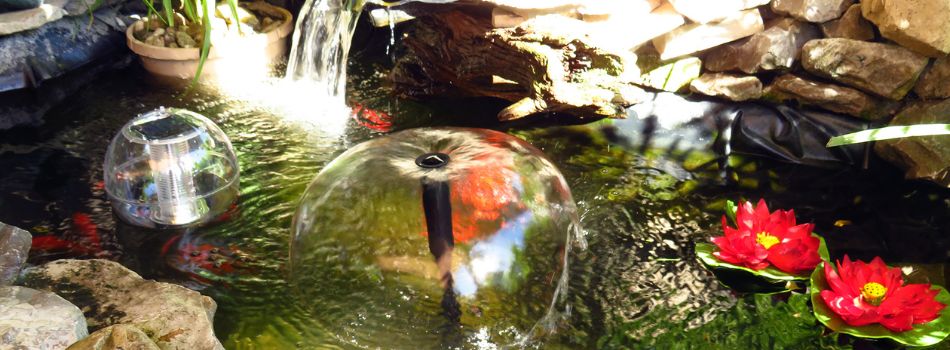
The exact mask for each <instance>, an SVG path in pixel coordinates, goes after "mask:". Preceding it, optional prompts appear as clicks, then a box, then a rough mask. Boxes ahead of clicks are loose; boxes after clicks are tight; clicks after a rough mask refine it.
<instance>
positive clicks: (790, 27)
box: [705, 18, 821, 74]
mask: <svg viewBox="0 0 950 350" xmlns="http://www.w3.org/2000/svg"><path fill="white" fill-rule="evenodd" d="M820 37H821V34H820V33H819V32H818V28H815V26H814V25H812V24H810V23H804V22H799V21H796V20H794V19H791V18H780V19H776V20H773V21H770V22H769V23H768V24H767V25H766V29H765V31H763V32H759V33H756V34H754V35H752V36H750V37H748V38H745V39H742V40H738V41H736V42H734V43H730V44H727V45H722V46H719V47H716V48H714V49H712V50H709V52H707V53H706V56H705V60H706V69H708V70H710V71H713V72H723V71H732V70H739V71H743V72H745V73H748V74H753V73H757V72H759V71H769V70H788V69H791V68H792V67H794V64H795V62H797V61H798V59H799V57H800V56H801V52H802V46H803V45H805V43H806V42H808V41H809V40H813V39H817V38H820Z"/></svg>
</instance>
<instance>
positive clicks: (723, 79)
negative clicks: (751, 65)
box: [689, 73, 762, 101]
mask: <svg viewBox="0 0 950 350" xmlns="http://www.w3.org/2000/svg"><path fill="white" fill-rule="evenodd" d="M689 89H690V90H691V91H693V92H695V93H700V94H703V95H707V96H715V97H722V98H725V99H727V100H731V101H745V100H751V99H757V98H759V97H761V96H762V82H761V81H759V78H756V77H754V76H738V75H731V74H724V73H706V74H703V75H702V76H700V77H699V78H697V79H695V80H693V81H692V82H690V84H689Z"/></svg>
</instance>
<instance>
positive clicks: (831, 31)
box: [821, 4, 874, 41]
mask: <svg viewBox="0 0 950 350" xmlns="http://www.w3.org/2000/svg"><path fill="white" fill-rule="evenodd" d="M821 32H822V33H824V34H825V36H826V37H829V38H847V39H854V40H865V41H869V40H874V28H872V27H871V23H869V22H868V21H867V20H865V19H864V17H863V16H861V5H860V4H854V5H851V7H848V10H847V11H845V12H844V15H841V18H839V19H836V20H833V21H828V22H825V23H822V24H821Z"/></svg>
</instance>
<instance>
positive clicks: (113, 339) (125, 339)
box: [68, 324, 161, 350]
mask: <svg viewBox="0 0 950 350" xmlns="http://www.w3.org/2000/svg"><path fill="white" fill-rule="evenodd" d="M159 349H161V348H159V347H158V345H156V344H155V342H153V341H152V340H151V339H149V338H148V334H145V332H142V331H141V330H139V329H138V328H135V327H132V326H129V325H124V324H117V325H112V326H109V327H106V328H103V329H100V330H98V331H96V332H94V333H92V334H90V335H89V336H88V337H86V338H85V339H83V340H80V341H78V342H76V343H75V344H73V345H72V346H70V347H69V349H68V350H159Z"/></svg>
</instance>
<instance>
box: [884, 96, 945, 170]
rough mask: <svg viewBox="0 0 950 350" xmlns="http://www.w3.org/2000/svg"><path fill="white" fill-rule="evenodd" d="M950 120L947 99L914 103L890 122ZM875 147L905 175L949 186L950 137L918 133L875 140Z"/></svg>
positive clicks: (908, 122) (899, 123)
mask: <svg viewBox="0 0 950 350" xmlns="http://www.w3.org/2000/svg"><path fill="white" fill-rule="evenodd" d="M931 123H944V124H947V123H950V99H947V100H943V101H923V102H917V103H914V104H912V105H910V106H908V107H907V108H905V109H904V110H902V111H901V112H900V113H898V114H897V116H895V117H894V119H892V120H891V122H890V125H914V124H931ZM874 151H875V152H876V153H877V154H878V155H879V156H881V158H884V159H886V160H888V161H890V162H891V163H894V164H896V165H897V166H899V167H901V168H902V169H904V170H905V171H906V173H905V176H906V177H907V178H908V179H924V180H929V181H933V182H935V183H937V184H939V185H941V186H944V187H950V137H947V136H946V135H942V136H917V137H906V138H901V139H893V140H885V141H878V142H877V143H876V144H875V145H874Z"/></svg>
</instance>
